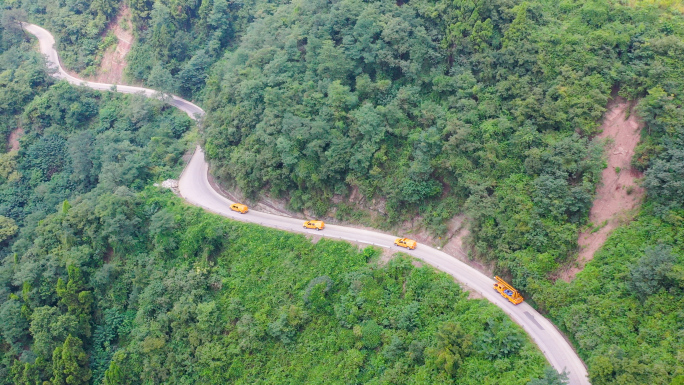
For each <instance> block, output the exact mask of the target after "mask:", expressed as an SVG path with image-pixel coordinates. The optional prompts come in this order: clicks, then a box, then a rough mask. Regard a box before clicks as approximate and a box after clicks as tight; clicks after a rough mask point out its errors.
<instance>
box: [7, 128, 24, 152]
mask: <svg viewBox="0 0 684 385" xmlns="http://www.w3.org/2000/svg"><path fill="white" fill-rule="evenodd" d="M23 135H24V129H23V128H17V129H15V130H13V131H12V132H11V133H10V136H9V140H8V142H9V143H8V146H7V147H8V148H9V151H15V150H18V149H19V138H21V137H22V136H23Z"/></svg>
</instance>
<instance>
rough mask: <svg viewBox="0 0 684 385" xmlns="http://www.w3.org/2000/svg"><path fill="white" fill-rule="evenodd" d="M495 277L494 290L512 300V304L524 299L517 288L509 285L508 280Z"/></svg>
mask: <svg viewBox="0 0 684 385" xmlns="http://www.w3.org/2000/svg"><path fill="white" fill-rule="evenodd" d="M494 278H495V279H496V283H495V284H494V290H496V291H498V292H499V294H501V295H502V296H503V297H504V298H506V299H507V300H509V301H511V303H512V304H514V305H517V304H519V303H521V302H522V301H523V300H524V298H523V297H522V295H520V293H519V292H518V291H517V290H515V289H514V288H513V286H511V285H509V284H508V283H507V282H506V281H504V280H503V279H501V278H500V277H498V276H497V277H494Z"/></svg>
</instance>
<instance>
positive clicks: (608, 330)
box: [534, 204, 684, 385]
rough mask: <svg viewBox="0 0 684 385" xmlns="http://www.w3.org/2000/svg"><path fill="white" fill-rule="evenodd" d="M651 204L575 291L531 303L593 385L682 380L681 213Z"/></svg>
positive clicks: (567, 288) (549, 293)
mask: <svg viewBox="0 0 684 385" xmlns="http://www.w3.org/2000/svg"><path fill="white" fill-rule="evenodd" d="M656 210H657V208H656V207H654V205H653V204H649V205H647V206H646V207H645V208H644V209H643V213H642V214H641V215H640V216H639V217H638V218H637V220H635V221H634V222H632V223H630V224H629V225H627V226H624V227H621V228H618V229H617V230H616V231H615V232H614V233H613V234H612V235H611V237H610V238H609V239H608V241H607V242H606V244H605V245H604V246H603V248H602V249H601V250H600V251H599V252H597V253H596V255H595V257H594V260H593V261H592V262H591V263H589V264H588V265H587V266H586V267H585V269H584V271H582V272H581V273H579V274H578V275H577V278H576V279H575V280H574V281H573V282H572V283H569V284H568V283H566V282H563V281H557V282H556V283H555V284H554V285H544V287H543V288H542V289H541V290H540V291H539V294H536V295H535V296H534V300H535V301H537V303H538V304H539V306H541V307H543V308H545V309H547V310H548V312H549V316H550V317H551V319H552V320H553V321H554V322H555V323H556V324H557V325H559V326H560V327H561V328H562V329H563V330H565V331H566V332H567V335H568V336H569V337H570V338H571V339H572V340H573V342H574V345H575V346H576V347H577V349H578V350H579V353H580V355H581V356H582V358H583V359H584V360H585V362H586V363H587V365H588V366H589V373H590V378H591V383H592V384H594V385H604V384H664V385H667V384H670V381H672V380H673V379H674V377H676V376H681V375H684V362H683V361H682V356H681V352H682V350H684V339H682V335H681V330H682V328H684V313H682V309H684V243H683V242H682V241H683V239H684V238H683V237H682V228H683V227H682V225H683V224H684V219H683V218H684V211H683V210H681V209H679V210H674V211H669V212H667V213H666V214H665V215H661V214H659V213H657V212H656Z"/></svg>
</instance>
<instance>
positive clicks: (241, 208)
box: [230, 203, 249, 214]
mask: <svg viewBox="0 0 684 385" xmlns="http://www.w3.org/2000/svg"><path fill="white" fill-rule="evenodd" d="M230 209H231V210H233V211H237V212H239V213H241V214H245V213H246V212H247V211H249V208H248V207H247V206H245V205H243V204H242V203H233V204H232V205H230Z"/></svg>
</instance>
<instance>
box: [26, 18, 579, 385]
mask: <svg viewBox="0 0 684 385" xmlns="http://www.w3.org/2000/svg"><path fill="white" fill-rule="evenodd" d="M24 28H25V29H26V30H27V31H28V32H30V33H31V34H33V35H35V36H36V37H37V38H38V41H39V42H40V51H41V52H42V53H43V54H44V55H45V56H46V59H47V63H48V66H49V68H52V69H54V70H55V74H54V76H55V77H57V78H60V79H66V80H67V81H68V82H69V83H71V84H75V85H83V86H86V87H90V88H94V89H97V90H105V91H118V92H123V93H140V94H143V95H145V96H148V97H156V98H162V96H161V95H160V94H159V93H158V92H157V91H155V90H151V89H148V88H141V87H132V86H122V85H119V86H116V89H114V86H113V85H111V84H104V83H93V82H87V81H83V80H81V79H78V78H75V77H73V76H71V75H69V74H68V73H66V71H64V70H63V68H62V66H61V65H60V64H59V63H60V61H59V56H58V55H57V51H56V50H55V49H54V47H53V46H54V43H55V41H54V38H53V37H52V35H51V34H50V33H49V32H48V31H46V30H45V29H43V28H41V27H39V26H37V25H33V24H27V23H25V24H24ZM164 100H165V101H166V102H168V103H170V104H172V105H174V106H176V107H178V108H179V109H180V110H182V111H184V112H186V113H187V114H188V115H189V116H190V117H191V118H193V119H199V118H200V117H201V116H202V115H204V111H203V110H202V109H201V108H200V107H198V106H196V105H195V104H192V103H191V102H189V101H186V100H184V99H181V98H179V97H177V96H166V97H164ZM208 171H209V166H208V164H207V162H206V161H205V160H204V152H203V151H202V148H201V147H199V146H198V147H197V149H196V151H195V153H194V155H193V157H192V159H191V160H190V163H188V165H187V167H186V168H185V170H184V171H183V173H182V174H181V177H180V180H179V183H178V187H179V190H180V193H181V196H182V197H183V198H184V199H185V200H186V201H188V202H189V203H191V204H194V205H196V206H199V207H202V208H204V209H206V210H208V211H211V212H214V213H217V214H220V215H222V216H225V217H228V218H231V219H235V220H239V221H243V222H251V223H257V224H260V225H262V226H267V227H273V228H278V229H282V230H286V231H291V232H302V233H313V234H316V235H321V236H324V237H329V238H336V239H342V240H348V241H353V242H359V243H363V244H369V245H376V246H380V247H385V248H390V249H395V250H397V251H403V252H405V253H407V254H410V255H412V256H414V257H416V258H419V259H421V260H423V261H425V262H427V263H429V264H430V265H432V266H434V267H436V268H437V269H439V270H441V271H444V272H446V273H448V274H450V275H452V276H453V277H454V278H455V279H456V280H457V281H459V282H460V283H461V284H463V285H464V286H465V287H466V288H467V289H468V290H472V291H475V292H477V293H479V294H481V295H482V296H483V297H484V298H486V299H487V300H488V301H490V302H491V303H493V304H495V305H496V306H498V307H499V308H501V309H502V310H503V311H504V312H505V313H506V314H508V315H509V316H510V317H511V319H512V320H513V321H514V322H516V323H517V324H518V325H520V326H522V327H523V329H524V330H525V331H526V332H527V334H528V335H529V336H530V338H531V339H532V340H533V341H534V342H535V343H536V344H537V346H538V347H539V349H541V351H542V352H543V353H544V356H545V357H546V359H547V360H548V361H549V363H550V364H551V365H552V366H553V367H554V368H555V369H556V370H558V371H559V372H560V371H563V370H566V371H567V372H568V373H569V379H570V384H573V385H584V384H589V380H588V379H587V369H586V367H585V366H584V363H582V360H580V358H579V356H577V354H576V353H575V352H574V350H573V349H572V346H571V345H570V344H569V343H568V342H567V341H566V340H565V338H564V337H563V335H562V334H561V333H560V332H559V331H558V330H557V329H556V327H555V326H554V325H553V324H552V323H551V322H550V321H549V320H547V319H546V318H544V317H543V316H542V315H540V314H539V313H538V312H537V311H536V310H534V309H533V308H532V306H530V305H528V304H527V303H526V302H523V303H521V304H520V305H517V306H516V305H513V304H512V303H510V302H508V300H506V299H505V298H503V297H502V296H501V295H499V293H498V292H496V291H495V290H494V289H493V284H494V280H493V279H492V278H491V277H488V276H486V275H484V274H483V273H481V272H479V271H477V270H475V269H474V268H472V267H470V266H469V265H467V264H466V263H464V262H461V261H460V260H458V259H456V258H454V257H452V256H450V255H448V254H446V253H444V252H442V251H440V250H437V249H434V248H432V247H429V246H428V245H423V244H418V247H417V248H416V249H415V250H406V249H404V248H399V247H397V246H394V239H395V238H396V237H395V236H392V235H388V234H383V233H380V232H375V231H369V230H363V229H356V228H351V227H344V226H336V225H326V226H325V229H324V230H322V231H317V230H305V229H304V228H303V226H302V222H303V221H302V220H301V219H296V218H288V217H284V216H279V215H274V214H267V213H262V212H258V211H254V210H250V211H249V212H248V213H246V214H240V213H237V212H235V211H232V210H230V205H231V204H232V203H233V202H231V201H230V200H228V199H226V198H225V197H223V196H222V195H220V194H219V193H218V192H216V191H215V190H214V189H213V187H212V186H211V184H210V183H209V178H208Z"/></svg>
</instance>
